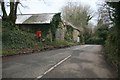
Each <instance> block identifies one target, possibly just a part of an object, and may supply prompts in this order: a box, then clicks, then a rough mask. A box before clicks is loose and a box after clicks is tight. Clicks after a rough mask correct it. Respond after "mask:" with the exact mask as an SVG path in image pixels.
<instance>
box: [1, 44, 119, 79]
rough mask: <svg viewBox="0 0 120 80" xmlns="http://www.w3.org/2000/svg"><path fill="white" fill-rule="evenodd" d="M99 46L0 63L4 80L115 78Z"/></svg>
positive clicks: (41, 54)
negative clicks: (25, 79)
mask: <svg viewBox="0 0 120 80" xmlns="http://www.w3.org/2000/svg"><path fill="white" fill-rule="evenodd" d="M101 49H102V47H101V46H100V45H81V46H74V47H70V48H64V49H57V50H51V51H45V52H40V53H34V54H28V55H18V56H11V57H5V58H3V59H2V77H3V78H116V76H117V73H116V72H115V71H114V70H113V68H112V67H111V66H110V65H109V64H107V62H106V61H105V58H104V56H103V55H102V52H101Z"/></svg>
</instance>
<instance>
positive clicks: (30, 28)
mask: <svg viewBox="0 0 120 80" xmlns="http://www.w3.org/2000/svg"><path fill="white" fill-rule="evenodd" d="M19 28H20V29H22V30H24V31H27V32H31V33H34V34H36V31H41V38H42V39H46V40H50V39H48V37H49V34H50V33H49V32H50V24H19Z"/></svg>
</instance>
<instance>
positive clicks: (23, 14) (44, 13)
mask: <svg viewBox="0 0 120 80" xmlns="http://www.w3.org/2000/svg"><path fill="white" fill-rule="evenodd" d="M39 14H56V13H37V14H17V15H39Z"/></svg>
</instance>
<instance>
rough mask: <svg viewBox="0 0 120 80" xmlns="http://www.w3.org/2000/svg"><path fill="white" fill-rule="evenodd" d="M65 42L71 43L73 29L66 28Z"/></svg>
mask: <svg viewBox="0 0 120 80" xmlns="http://www.w3.org/2000/svg"><path fill="white" fill-rule="evenodd" d="M66 29H67V30H66V33H65V40H66V41H73V28H72V27H71V26H67V27H66Z"/></svg>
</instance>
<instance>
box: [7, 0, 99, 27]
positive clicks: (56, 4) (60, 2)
mask: <svg viewBox="0 0 120 80" xmlns="http://www.w3.org/2000/svg"><path fill="white" fill-rule="evenodd" d="M97 1H98V0H22V4H23V6H26V8H23V7H21V6H19V8H20V11H19V10H18V13H19V14H20V13H22V14H39V13H58V12H60V11H61V8H62V7H63V6H65V5H66V4H67V2H77V3H81V4H82V5H89V6H90V8H91V11H92V12H93V13H95V12H97V9H98V7H97ZM7 11H8V14H9V9H7ZM96 19H97V15H95V17H94V18H93V19H92V20H91V21H90V22H92V23H93V24H94V25H96V24H97V21H96Z"/></svg>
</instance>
